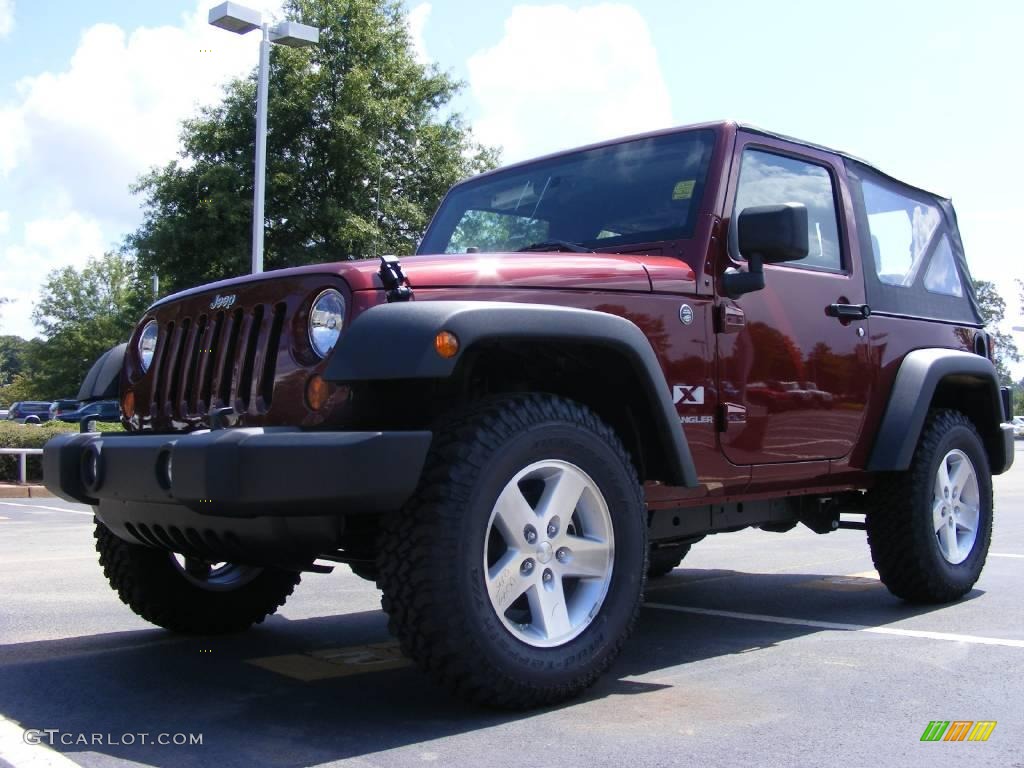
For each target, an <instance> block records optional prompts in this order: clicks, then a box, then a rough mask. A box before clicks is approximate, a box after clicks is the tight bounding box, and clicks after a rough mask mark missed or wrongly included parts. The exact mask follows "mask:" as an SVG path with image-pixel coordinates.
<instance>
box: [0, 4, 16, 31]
mask: <svg viewBox="0 0 1024 768" xmlns="http://www.w3.org/2000/svg"><path fill="white" fill-rule="evenodd" d="M12 29H14V0H0V40H2V39H3V38H5V37H7V36H8V35H9V34H11V30H12Z"/></svg>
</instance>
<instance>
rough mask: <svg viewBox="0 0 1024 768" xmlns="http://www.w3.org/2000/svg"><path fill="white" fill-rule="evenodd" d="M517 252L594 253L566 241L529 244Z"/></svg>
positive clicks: (589, 249) (577, 244) (591, 250)
mask: <svg viewBox="0 0 1024 768" xmlns="http://www.w3.org/2000/svg"><path fill="white" fill-rule="evenodd" d="M519 251H569V252H571V253H596V251H595V250H594V249H593V248H585V247H584V246H582V245H580V244H579V243H570V242H569V241H568V240H544V241H543V242H540V243H530V244H529V245H528V246H526V247H525V248H520V249H519Z"/></svg>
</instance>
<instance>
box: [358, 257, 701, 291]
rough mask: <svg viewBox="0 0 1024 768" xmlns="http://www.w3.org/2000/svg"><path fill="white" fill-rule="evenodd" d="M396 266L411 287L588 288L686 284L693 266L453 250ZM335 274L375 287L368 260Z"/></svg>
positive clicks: (664, 260)
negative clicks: (672, 283)
mask: <svg viewBox="0 0 1024 768" xmlns="http://www.w3.org/2000/svg"><path fill="white" fill-rule="evenodd" d="M401 262H402V271H403V272H404V273H405V276H406V277H407V278H408V279H409V283H410V284H411V285H412V288H413V290H414V291H415V290H416V289H417V288H475V287H488V288H490V287H494V288H553V289H570V290H572V289H575V290H591V291H634V292H635V291H652V290H655V289H656V288H657V289H659V290H665V289H666V287H665V286H663V285H662V283H663V282H665V281H668V280H671V281H673V282H674V283H675V285H673V286H672V287H671V289H672V290H680V289H685V288H684V287H683V285H682V284H685V283H689V284H690V288H691V289H692V287H693V283H694V281H695V279H696V278H695V276H694V273H693V270H692V269H690V267H689V266H688V265H687V264H686V263H684V262H682V261H680V260H679V259H674V258H668V257H665V256H653V255H645V254H617V253H479V254H475V253H453V254H444V255H438V256H406V257H403V258H402V259H401ZM339 266H341V268H342V270H341V274H342V277H344V278H345V279H346V280H347V281H348V283H349V285H350V286H351V287H352V290H354V291H358V290H370V289H376V288H380V287H381V282H380V278H379V277H377V271H378V270H379V269H380V262H379V261H374V260H369V259H368V260H365V261H356V262H347V263H343V264H341V265H339Z"/></svg>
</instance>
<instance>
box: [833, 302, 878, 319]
mask: <svg viewBox="0 0 1024 768" xmlns="http://www.w3.org/2000/svg"><path fill="white" fill-rule="evenodd" d="M825 314H826V315H828V316H829V317H836V318H839V320H842V321H843V322H847V323H848V322H850V321H851V320H867V319H868V318H869V317H871V307H869V306H868V305H867V304H829V305H828V307H826V308H825Z"/></svg>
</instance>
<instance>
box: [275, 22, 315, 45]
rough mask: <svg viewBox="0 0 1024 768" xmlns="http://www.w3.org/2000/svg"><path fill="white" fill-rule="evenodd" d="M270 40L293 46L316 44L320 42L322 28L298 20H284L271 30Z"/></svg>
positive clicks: (278, 43)
mask: <svg viewBox="0 0 1024 768" xmlns="http://www.w3.org/2000/svg"><path fill="white" fill-rule="evenodd" d="M270 42H272V43H276V44H277V45H287V46H289V47H291V48H301V47H302V46H305V45H316V44H317V43H319V42H320V30H319V29H317V28H316V27H311V26H309V25H308V24H299V23H298V22H297V21H282V22H281V23H280V24H278V25H277V26H276V27H274V28H273V29H271V30H270Z"/></svg>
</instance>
